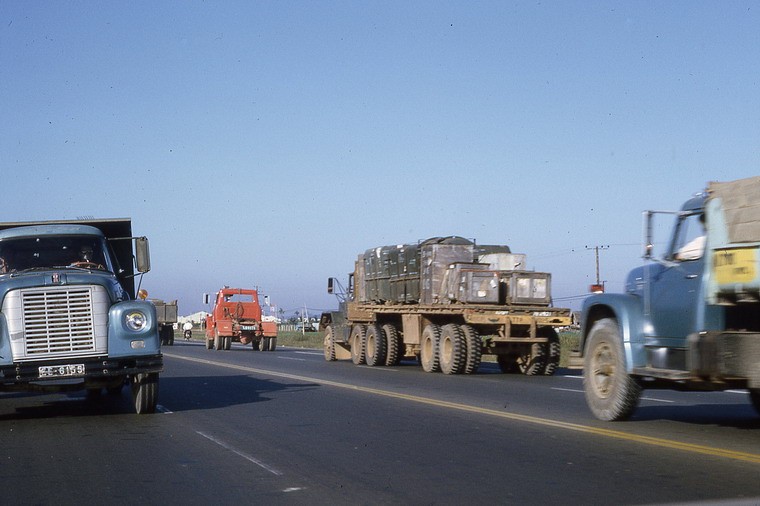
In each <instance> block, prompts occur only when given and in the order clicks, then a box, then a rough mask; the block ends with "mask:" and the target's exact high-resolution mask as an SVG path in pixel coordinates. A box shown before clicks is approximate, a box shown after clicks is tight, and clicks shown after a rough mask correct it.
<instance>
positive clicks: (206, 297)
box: [203, 293, 208, 305]
mask: <svg viewBox="0 0 760 506" xmlns="http://www.w3.org/2000/svg"><path fill="white" fill-rule="evenodd" d="M203 303H204V304H206V305H208V294H207V293H204V294H203Z"/></svg>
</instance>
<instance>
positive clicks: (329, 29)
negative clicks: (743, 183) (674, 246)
mask: <svg viewBox="0 0 760 506" xmlns="http://www.w3.org/2000/svg"><path fill="white" fill-rule="evenodd" d="M758 54H760V7H759V6H758V5H757V4H756V3H755V2H699V1H689V2H686V1H681V2H675V1H674V2H590V1H583V2H571V1H556V2H553V1H549V2H546V1H542V2H535V1H534V2H520V1H518V2H487V1H468V2H459V1H457V2H448V1H440V2H428V1H414V2H409V1H382V2H380V1H377V2H373V1H362V2H359V1H345V2H343V1H340V2H339V1H324V2H306V1H267V2H257V1H244V2H232V1H228V2H197V1H195V2H193V1H189V2H153V1H150V2H140V1H137V2H129V3H121V2H108V3H106V2H82V1H80V2H65V1H61V2H59V1H56V2H38V1H29V2H22V1H9V0H0V117H2V121H0V174H1V175H2V190H3V191H2V195H3V196H2V198H1V199H0V221H25V220H43V219H72V218H76V217H79V216H92V217H97V218H101V217H131V218H132V219H133V222H134V223H133V228H134V232H135V233H136V234H140V235H147V236H148V237H149V238H150V241H151V252H152V262H153V270H152V271H151V272H150V273H149V274H147V275H146V277H145V279H144V281H143V286H144V287H145V288H147V289H148V291H149V292H150V296H151V297H158V298H164V299H175V298H176V299H179V303H180V313H182V314H189V313H191V312H194V311H198V310H202V309H207V306H204V305H203V304H202V295H201V294H202V293H204V292H214V291H215V290H217V289H218V288H220V287H221V286H222V285H230V286H240V287H259V288H260V289H261V291H262V293H266V294H269V295H270V297H271V299H272V302H274V303H275V304H277V305H278V306H279V307H281V308H283V309H285V310H286V311H293V310H298V309H299V308H302V307H307V308H309V310H310V312H317V311H318V310H321V309H329V308H333V307H335V306H336V302H335V301H334V299H333V298H332V296H330V295H328V294H327V293H326V290H325V287H326V279H327V277H328V276H338V277H339V278H340V279H342V280H345V278H346V275H347V273H348V272H349V271H350V270H352V268H353V261H354V260H355V258H356V256H357V254H359V253H360V252H362V251H364V250H365V249H368V248H371V247H375V246H380V245H387V244H400V243H408V242H416V241H418V240H421V239H425V238H428V237H431V236H439V235H462V236H465V237H469V238H474V239H476V240H477V241H478V242H479V243H483V244H485V243H489V244H508V245H510V247H512V249H513V251H515V252H520V253H526V254H527V255H528V265H529V267H530V268H531V269H535V270H540V271H548V272H551V273H552V276H553V281H554V296H555V298H556V299H557V300H556V305H563V306H570V307H574V308H577V307H578V305H579V303H580V300H579V299H578V298H577V297H576V296H579V295H582V294H584V293H585V292H586V290H587V289H588V285H589V284H590V283H592V282H593V281H594V280H595V264H594V254H593V251H591V250H589V249H587V246H595V245H609V246H610V247H609V249H606V250H604V251H602V252H601V254H600V260H601V277H602V279H603V280H605V281H607V286H608V290H609V291H620V290H621V289H622V288H623V281H624V277H625V274H626V272H627V271H628V270H629V269H630V268H632V267H634V266H635V265H638V264H639V263H640V262H641V260H640V253H641V246H640V243H641V235H642V226H641V212H642V211H643V210H645V209H650V208H651V209H673V208H677V207H678V206H680V204H681V203H682V201H683V200H685V199H686V198H687V197H689V196H690V195H691V194H693V193H695V192H698V191H700V190H701V189H703V188H704V187H705V185H706V183H707V182H708V181H711V180H731V179H737V178H742V177H749V176H754V175H758V174H760V58H758Z"/></svg>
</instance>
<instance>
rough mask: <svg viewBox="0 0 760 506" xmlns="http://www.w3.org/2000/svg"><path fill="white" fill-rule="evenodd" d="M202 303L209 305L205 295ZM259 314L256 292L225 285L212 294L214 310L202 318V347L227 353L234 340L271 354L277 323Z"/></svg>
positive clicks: (259, 307)
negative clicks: (203, 331)
mask: <svg viewBox="0 0 760 506" xmlns="http://www.w3.org/2000/svg"><path fill="white" fill-rule="evenodd" d="M204 302H205V303H206V304H208V303H209V296H208V294H205V295H204ZM262 313H263V312H262V309H261V304H260V303H259V293H258V290H248V289H244V288H230V287H228V286H225V287H224V288H222V289H221V290H219V291H218V292H217V293H216V298H215V299H214V307H213V308H212V310H211V313H209V314H208V315H207V316H206V348H207V349H209V350H210V349H212V348H213V349H216V350H229V349H231V347H232V342H233V341H235V342H239V343H242V344H246V345H247V344H250V345H251V347H252V348H253V349H254V350H260V351H274V350H275V348H276V347H277V322H276V321H275V320H274V319H272V318H268V317H265V316H262Z"/></svg>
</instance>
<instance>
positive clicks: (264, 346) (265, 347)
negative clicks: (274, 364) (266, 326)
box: [259, 337, 269, 351]
mask: <svg viewBox="0 0 760 506" xmlns="http://www.w3.org/2000/svg"><path fill="white" fill-rule="evenodd" d="M259 351H269V338H268V337H262V338H261V341H259Z"/></svg>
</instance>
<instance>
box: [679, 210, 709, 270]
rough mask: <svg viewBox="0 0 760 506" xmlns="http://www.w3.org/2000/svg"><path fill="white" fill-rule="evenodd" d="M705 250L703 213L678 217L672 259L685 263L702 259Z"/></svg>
mask: <svg viewBox="0 0 760 506" xmlns="http://www.w3.org/2000/svg"><path fill="white" fill-rule="evenodd" d="M704 249H705V225H704V213H698V214H690V215H686V216H681V217H679V220H678V222H677V224H676V234H675V241H674V248H673V255H672V259H673V260H676V261H679V262H685V261H689V260H698V259H700V258H702V253H703V252H704Z"/></svg>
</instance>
